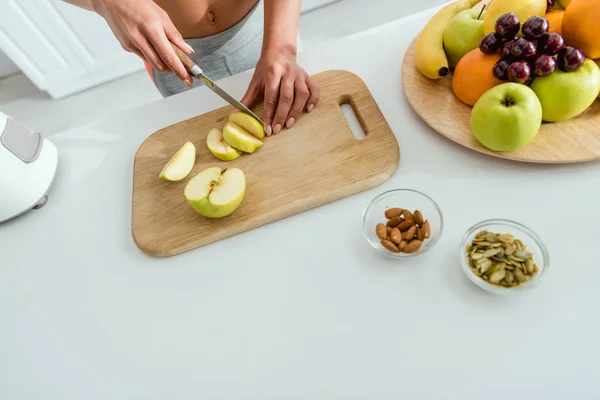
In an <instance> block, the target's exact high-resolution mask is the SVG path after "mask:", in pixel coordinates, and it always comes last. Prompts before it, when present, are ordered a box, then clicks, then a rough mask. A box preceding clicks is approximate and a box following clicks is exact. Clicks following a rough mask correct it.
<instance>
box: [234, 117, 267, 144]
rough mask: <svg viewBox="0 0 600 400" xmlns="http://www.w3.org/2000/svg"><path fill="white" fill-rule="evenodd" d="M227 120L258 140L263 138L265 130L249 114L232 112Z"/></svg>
mask: <svg viewBox="0 0 600 400" xmlns="http://www.w3.org/2000/svg"><path fill="white" fill-rule="evenodd" d="M229 120H230V121H231V122H233V123H236V124H238V125H239V126H241V127H242V128H244V129H245V130H247V131H248V132H250V133H251V134H253V135H254V136H256V137H257V138H259V139H263V138H264V137H265V128H264V127H263V126H262V124H261V123H260V122H258V120H257V119H256V118H254V117H253V116H252V115H250V114H246V113H243V112H239V111H238V112H234V113H233V114H231V115H230V116H229Z"/></svg>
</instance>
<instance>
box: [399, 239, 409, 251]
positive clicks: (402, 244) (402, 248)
mask: <svg viewBox="0 0 600 400" xmlns="http://www.w3.org/2000/svg"><path fill="white" fill-rule="evenodd" d="M407 244H408V242H407V241H406V240H403V241H401V242H400V244H399V245H398V248H399V249H400V251H404V249H405V248H406V245H407Z"/></svg>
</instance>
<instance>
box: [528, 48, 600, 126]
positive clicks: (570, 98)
mask: <svg viewBox="0 0 600 400" xmlns="http://www.w3.org/2000/svg"><path fill="white" fill-rule="evenodd" d="M531 88H532V89H533V91H534V92H535V94H536V95H537V97H538V98H539V99H540V102H541V103H542V109H543V110H544V112H543V116H542V118H543V119H544V121H547V122H559V121H564V120H567V119H570V118H573V117H576V116H578V115H579V114H581V113H582V112H584V111H585V110H587V109H588V108H589V107H590V106H591V105H592V103H594V101H595V100H596V97H598V91H600V68H599V67H598V65H596V63H595V62H594V61H592V60H590V59H589V58H586V60H585V62H584V63H583V65H582V66H581V68H579V69H578V70H577V71H574V72H564V71H561V70H560V69H556V71H554V72H553V73H552V74H550V75H548V76H545V77H543V78H540V77H536V78H535V79H534V80H533V82H532V83H531Z"/></svg>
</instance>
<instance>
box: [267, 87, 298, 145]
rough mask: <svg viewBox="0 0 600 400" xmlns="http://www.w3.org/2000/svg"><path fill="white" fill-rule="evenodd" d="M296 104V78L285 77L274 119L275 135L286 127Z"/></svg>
mask: <svg viewBox="0 0 600 400" xmlns="http://www.w3.org/2000/svg"><path fill="white" fill-rule="evenodd" d="M293 102H294V78H293V77H283V79H282V80H281V84H280V88H279V102H278V103H277V111H276V112H275V118H273V123H272V126H273V133H274V134H275V135H277V134H278V133H279V132H281V129H282V128H283V127H284V126H285V123H286V118H287V116H288V114H289V113H290V109H291V108H292V104H293Z"/></svg>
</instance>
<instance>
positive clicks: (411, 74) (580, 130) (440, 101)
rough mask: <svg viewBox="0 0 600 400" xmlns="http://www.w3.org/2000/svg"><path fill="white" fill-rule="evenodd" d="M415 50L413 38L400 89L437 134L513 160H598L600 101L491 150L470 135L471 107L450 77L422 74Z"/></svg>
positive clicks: (403, 68) (570, 161)
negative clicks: (504, 148)
mask: <svg viewBox="0 0 600 400" xmlns="http://www.w3.org/2000/svg"><path fill="white" fill-rule="evenodd" d="M415 50H416V39H415V41H413V43H412V44H411V46H410V47H409V49H408V50H407V52H406V55H405V57H404V62H403V65H402V82H403V85H404V92H405V93H406V97H407V98H408V101H409V102H410V104H411V106H412V107H413V109H414V110H415V112H416V113H417V114H418V115H419V116H420V117H421V118H422V119H423V120H424V121H425V122H426V123H427V124H428V125H429V126H430V127H432V128H433V129H434V130H435V131H437V132H438V133H440V134H441V135H443V136H445V137H447V138H448V139H450V140H452V141H453V142H456V143H458V144H460V145H461V146H464V147H467V148H469V149H471V150H475V151H478V152H480V153H484V154H488V155H491V156H494V157H500V158H505V159H509V160H515V161H524V162H532V163H546V164H559V163H578V162H584V161H593V160H598V159H600V100H596V102H595V103H594V104H593V105H592V107H590V108H589V109H588V110H587V111H586V112H584V113H583V114H581V115H579V116H577V117H575V118H572V119H570V120H567V121H563V122H557V123H544V124H542V128H541V129H540V131H539V132H538V134H537V135H536V137H535V138H534V139H533V140H532V141H531V142H529V143H528V144H527V145H526V146H523V147H521V148H520V149H517V150H514V151H510V152H493V151H491V150H488V149H487V148H485V147H483V146H482V145H481V144H480V143H479V142H478V141H477V140H476V139H475V138H474V137H473V135H472V133H471V125H470V118H471V107H469V106H467V105H466V104H464V103H462V102H461V101H460V100H458V98H457V97H456V96H455V95H454V92H453V91H452V79H451V76H449V77H446V78H442V79H438V80H431V79H428V78H426V77H425V76H423V75H422V74H421V73H420V72H419V71H418V70H417V68H416V66H415ZM490 73H491V72H490Z"/></svg>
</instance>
